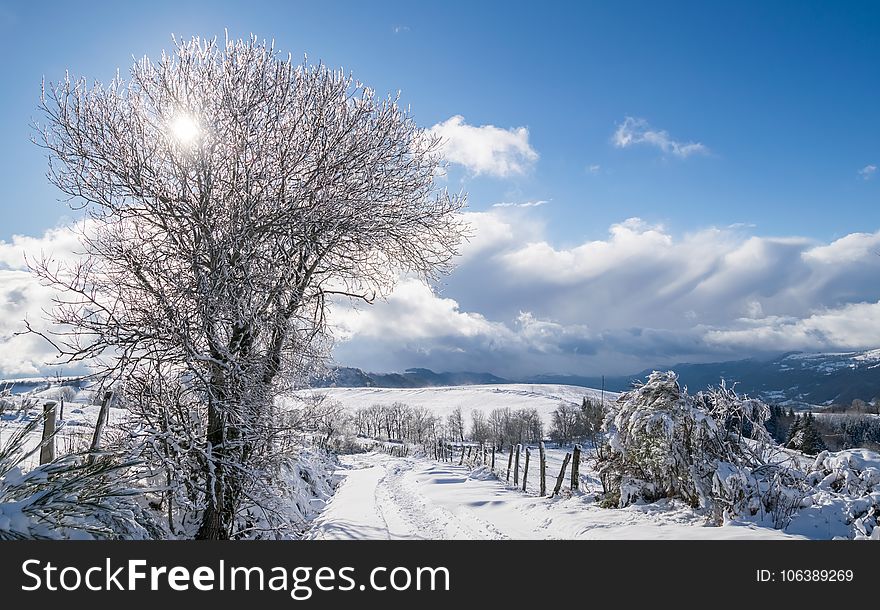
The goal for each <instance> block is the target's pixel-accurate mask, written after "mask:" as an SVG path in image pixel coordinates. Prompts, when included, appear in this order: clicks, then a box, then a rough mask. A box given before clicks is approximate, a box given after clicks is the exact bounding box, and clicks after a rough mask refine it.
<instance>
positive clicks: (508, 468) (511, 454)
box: [507, 445, 513, 482]
mask: <svg viewBox="0 0 880 610" xmlns="http://www.w3.org/2000/svg"><path fill="white" fill-rule="evenodd" d="M508 451H509V452H510V453H509V454H508V456H507V480H508V482H509V481H510V467H511V466H513V445H511V446H510V447H509V448H508Z"/></svg>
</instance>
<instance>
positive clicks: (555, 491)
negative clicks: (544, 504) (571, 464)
mask: <svg viewBox="0 0 880 610" xmlns="http://www.w3.org/2000/svg"><path fill="white" fill-rule="evenodd" d="M570 459H571V454H570V453H566V454H565V459H564V460H562V468H560V469H559V476H558V477H557V478H556V487H555V488H554V489H553V495H554V496H555V495H556V494H558V493H559V490H560V489H562V481H564V480H565V469H566V468H568V461H569V460H570Z"/></svg>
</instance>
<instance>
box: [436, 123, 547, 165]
mask: <svg viewBox="0 0 880 610" xmlns="http://www.w3.org/2000/svg"><path fill="white" fill-rule="evenodd" d="M428 132H429V133H430V134H432V135H436V136H440V138H442V142H443V145H442V152H443V156H444V158H445V159H446V160H447V161H449V162H450V163H457V164H459V165H462V166H464V167H465V168H467V169H468V171H470V172H473V173H474V174H476V175H480V174H485V175H490V176H496V177H502V178H503V177H506V176H510V175H514V174H524V173H526V172H527V171H528V170H529V169H530V168H531V167H532V165H533V164H534V163H535V162H536V161H537V160H538V153H537V152H536V151H535V149H533V148H532V146H531V145H530V144H529V130H528V129H527V128H526V127H514V128H511V129H502V128H500V127H495V126H494V125H481V126H479V127H478V126H475V125H468V124H467V123H466V122H465V120H464V117H462V116H461V115H455V116H453V117H451V118H449V119H447V120H445V121H443V122H442V123H437V124H436V125H434V126H433V127H431V128H430V129H429V130H428Z"/></svg>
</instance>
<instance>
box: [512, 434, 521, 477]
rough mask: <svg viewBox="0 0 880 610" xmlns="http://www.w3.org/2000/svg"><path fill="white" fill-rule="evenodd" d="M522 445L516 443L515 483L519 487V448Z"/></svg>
mask: <svg viewBox="0 0 880 610" xmlns="http://www.w3.org/2000/svg"><path fill="white" fill-rule="evenodd" d="M521 447H522V445H521V444H519V443H517V444H516V457H515V458H514V460H515V461H514V463H513V484H514V485H516V486H517V487H519V450H520V448H521Z"/></svg>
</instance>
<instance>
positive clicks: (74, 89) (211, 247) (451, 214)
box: [33, 38, 464, 538]
mask: <svg viewBox="0 0 880 610" xmlns="http://www.w3.org/2000/svg"><path fill="white" fill-rule="evenodd" d="M42 111H43V114H44V119H45V120H44V123H43V124H42V125H40V126H39V129H40V137H39V138H38V143H39V144H41V145H42V146H43V147H45V149H46V150H47V151H48V155H49V163H50V165H49V177H50V180H51V181H52V182H53V183H54V184H55V185H56V186H57V187H58V188H60V189H61V190H62V191H63V192H64V193H66V194H67V195H69V196H70V197H71V199H72V201H74V202H75V204H76V205H82V206H84V207H86V209H87V212H88V219H87V221H86V222H85V223H83V224H82V226H81V229H82V230H81V241H82V250H83V254H84V257H83V258H82V260H81V261H79V262H77V263H74V264H57V263H53V262H51V261H41V262H39V263H35V264H34V265H33V267H34V271H35V272H36V273H37V274H38V275H39V276H40V277H41V278H42V279H43V280H44V281H45V282H46V283H47V284H48V285H51V286H54V287H56V288H58V289H60V291H61V294H62V296H61V297H59V299H58V301H57V304H56V305H57V306H56V307H55V309H54V310H53V314H52V321H53V322H54V323H55V324H56V326H55V330H54V332H52V333H47V334H45V335H44V336H46V338H47V339H49V340H50V341H52V342H53V344H54V345H55V346H56V347H57V349H58V350H59V352H60V354H61V355H62V359H63V360H64V361H66V362H71V361H83V360H86V361H89V362H92V363H96V365H97V366H99V371H100V374H101V375H103V376H104V377H105V378H109V379H110V380H114V379H115V380H119V379H138V378H144V376H145V375H148V374H154V373H155V371H157V370H160V369H163V370H168V371H171V373H170V374H171V375H174V376H176V378H177V379H178V380H179V382H180V383H182V384H185V385H186V386H187V387H188V388H190V393H191V394H192V393H195V394H196V395H197V396H198V397H199V404H200V405H201V406H203V408H200V409H195V410H194V412H196V413H197V414H198V415H199V417H202V418H203V429H204V434H203V436H202V437H200V438H199V439H198V441H199V443H198V446H197V447H192V448H189V451H196V453H197V454H198V459H197V460H196V462H197V463H198V464H199V465H200V472H199V473H196V474H198V476H200V477H202V479H203V483H204V485H203V500H204V502H203V504H204V506H203V510H202V516H201V525H200V527H199V529H198V532H197V537H200V538H228V537H230V536H232V535H233V534H234V520H235V515H236V511H237V510H238V509H239V506H240V503H241V502H242V498H244V497H248V493H247V486H248V485H250V484H252V483H253V482H254V481H257V480H259V477H254V476H253V475H252V470H251V468H250V466H251V465H253V464H254V462H255V460H259V459H260V458H261V457H265V456H267V455H271V454H272V447H271V443H270V442H268V440H267V436H266V435H265V434H264V431H265V430H266V429H267V427H268V428H271V423H272V421H273V400H274V397H275V396H276V394H277V393H278V392H279V391H280V390H281V389H283V388H285V387H289V386H291V385H294V384H296V383H300V382H303V380H305V379H307V376H308V373H309V372H310V369H312V368H313V367H314V366H316V364H318V363H320V362H321V361H322V360H323V358H324V357H325V356H326V354H327V353H328V349H329V345H330V334H329V331H328V325H327V317H326V314H327V309H328V303H329V302H330V301H331V300H333V299H338V298H350V299H355V300H362V301H366V302H372V301H373V300H374V299H375V298H376V297H377V296H382V295H385V294H387V293H388V292H389V291H390V289H391V288H392V287H393V285H394V282H395V280H396V278H397V277H398V276H399V274H400V273H409V274H414V275H416V276H419V277H422V278H424V279H426V280H427V279H431V278H433V277H435V276H436V274H438V273H441V272H443V271H445V270H447V269H448V268H449V265H450V261H451V259H452V257H453V256H454V254H455V251H456V247H457V245H458V243H459V242H460V240H461V238H462V234H463V228H462V225H461V224H460V220H459V216H458V215H457V214H456V212H457V211H458V210H459V209H460V208H461V207H462V206H463V204H464V199H463V197H462V196H453V195H449V194H448V193H446V192H445V191H441V190H438V189H437V188H436V187H435V184H434V175H435V169H436V167H437V165H438V162H439V157H438V154H437V146H438V141H437V140H436V139H434V138H431V137H428V136H426V135H425V132H424V130H422V129H420V128H419V127H418V126H417V125H416V124H415V122H414V121H413V120H412V118H411V117H410V116H409V115H408V114H407V112H405V111H404V110H402V109H401V108H400V107H399V105H398V103H397V100H396V98H391V99H378V98H377V97H376V95H375V94H374V92H373V91H372V90H371V89H369V88H367V87H365V86H363V85H362V84H360V83H358V82H355V81H353V80H352V79H351V77H349V76H346V75H345V74H343V73H342V72H338V71H333V70H330V69H328V68H326V67H325V66H323V65H320V64H319V65H310V64H308V63H305V62H303V63H302V64H296V63H294V62H293V61H292V60H291V59H290V57H289V56H288V57H286V58H284V57H281V56H280V55H279V54H278V52H277V51H276V50H275V49H274V47H273V46H272V45H270V44H267V43H265V42H260V41H257V40H256V39H255V38H251V39H248V40H244V41H232V40H228V41H226V43H225V45H224V44H222V43H221V44H217V43H216V41H204V40H200V39H198V38H194V39H192V40H187V41H182V42H177V41H175V43H174V46H173V48H172V50H171V52H170V53H167V54H163V56H162V58H161V59H160V60H159V61H158V62H154V61H151V60H149V59H147V58H145V59H143V60H141V61H139V62H137V63H136V64H135V65H134V66H132V68H131V71H130V78H129V79H128V80H127V81H126V80H123V79H122V78H120V77H117V78H116V79H114V80H113V81H111V82H110V83H109V84H107V85H102V84H99V83H96V84H94V85H91V86H90V85H89V84H88V83H87V82H86V81H85V80H73V79H71V78H70V77H69V76H68V77H66V78H65V79H64V81H62V82H61V83H60V84H58V85H51V86H48V87H44V93H43V96H42ZM158 363H161V366H159V364H158ZM135 371H141V372H142V374H141V375H140V376H138V375H134V374H133V373H134V372H135Z"/></svg>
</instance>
